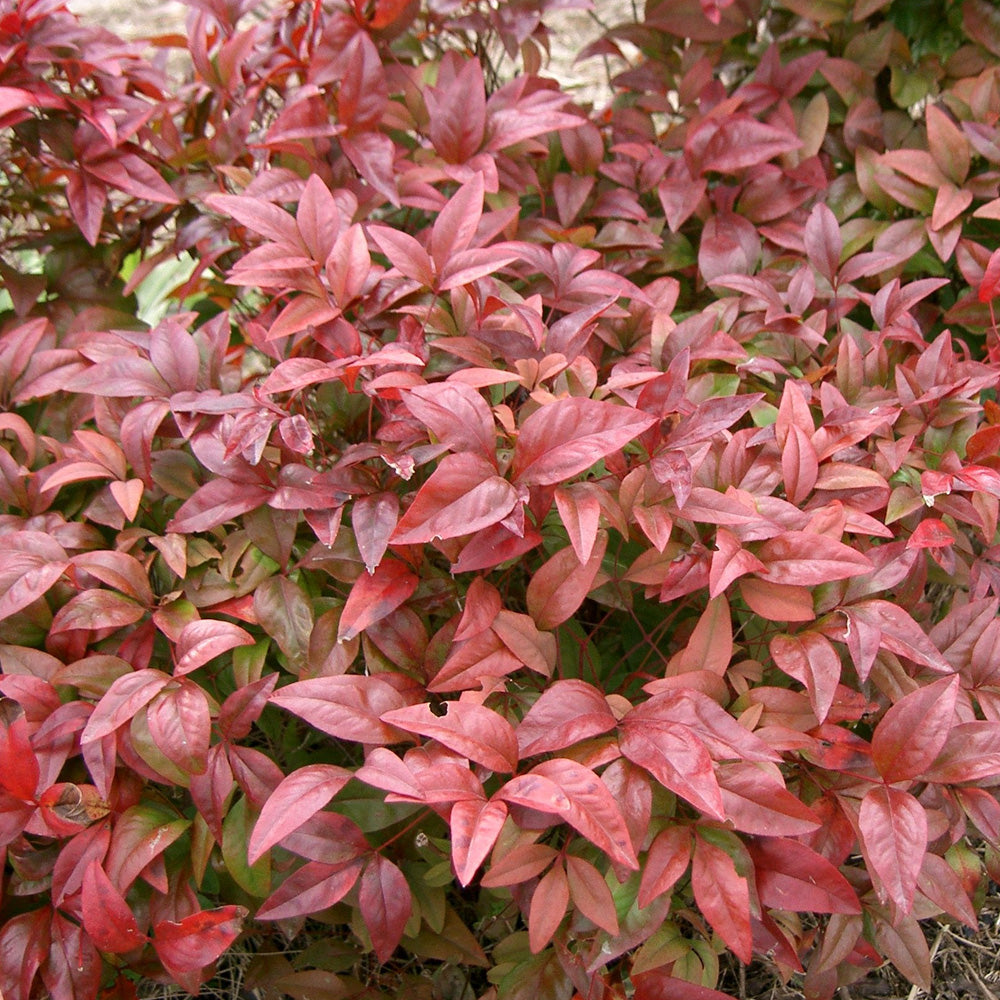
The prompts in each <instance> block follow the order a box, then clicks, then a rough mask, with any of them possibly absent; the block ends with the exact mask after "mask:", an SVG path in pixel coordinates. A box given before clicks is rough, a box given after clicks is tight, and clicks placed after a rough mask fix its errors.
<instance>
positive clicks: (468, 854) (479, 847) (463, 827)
mask: <svg viewBox="0 0 1000 1000" xmlns="http://www.w3.org/2000/svg"><path fill="white" fill-rule="evenodd" d="M506 819H507V805H506V803H504V802H498V801H491V802H484V801H482V800H480V799H464V800H462V801H461V802H456V803H455V804H454V805H453V806H452V807H451V815H450V817H449V825H450V826H451V860H452V864H453V865H454V868H455V874H456V876H457V877H458V881H459V882H460V883H461V884H462V885H468V884H469V883H470V882H471V881H472V876H473V875H475V873H476V869H477V868H479V866H480V865H481V864H482V863H483V861H485V860H486V855H487V854H489V853H490V851H491V850H492V849H493V845H494V844H495V843H496V839H497V837H498V836H499V835H500V830H501V828H502V827H503V825H504V822H505V821H506Z"/></svg>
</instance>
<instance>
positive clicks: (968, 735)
mask: <svg viewBox="0 0 1000 1000" xmlns="http://www.w3.org/2000/svg"><path fill="white" fill-rule="evenodd" d="M997 774H1000V727H998V726H997V724H996V722H995V721H989V722H963V723H961V724H959V725H957V726H955V727H954V728H953V729H952V730H951V732H950V733H948V739H947V741H946V742H945V745H944V748H943V749H942V750H941V753H940V754H939V755H938V758H937V760H935V761H934V763H933V764H932V765H931V766H930V767H929V768H928V769H927V770H926V771H925V772H924V774H922V775H921V777H922V778H925V779H927V780H928V781H937V782H940V783H941V784H945V785H951V784H956V783H957V782H960V781H983V780H984V779H985V778H992V777H994V776H995V775H997Z"/></svg>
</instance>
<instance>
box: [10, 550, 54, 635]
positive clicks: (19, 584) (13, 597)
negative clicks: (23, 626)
mask: <svg viewBox="0 0 1000 1000" xmlns="http://www.w3.org/2000/svg"><path fill="white" fill-rule="evenodd" d="M69 565H70V563H69V560H60V561H57V562H47V561H46V562H43V563H42V564H41V565H39V566H36V567H35V568H33V569H28V570H27V571H26V572H24V573H21V574H20V575H19V576H18V577H17V578H16V579H15V580H13V581H12V582H11V584H10V586H8V587H7V589H6V590H5V591H4V592H3V594H0V621H3V620H4V619H5V618H10V616H11V615H14V614H17V612H18V611H23V610H24V609H25V608H26V607H27V606H28V605H29V604H31V603H33V602H34V601H37V600H38V598H40V597H41V596H42V595H43V594H45V593H46V592H47V591H49V590H50V589H51V588H52V587H53V585H54V584H55V583H56V581H57V580H58V579H59V577H61V576H62V575H63V573H65V572H66V570H67V569H68V568H69Z"/></svg>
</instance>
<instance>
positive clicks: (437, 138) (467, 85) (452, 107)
mask: <svg viewBox="0 0 1000 1000" xmlns="http://www.w3.org/2000/svg"><path fill="white" fill-rule="evenodd" d="M424 100H425V101H426V103H427V110H428V112H429V114H430V122H429V124H428V132H429V135H430V140H431V143H432V144H433V146H434V149H435V151H436V152H437V153H438V154H439V155H440V156H441V157H442V159H444V161H445V162H446V163H456V164H457V163H465V162H467V161H468V160H470V159H472V157H473V156H475V155H476V153H477V152H478V151H479V148H480V146H482V144H483V136H484V135H485V130H486V93H485V84H484V82H483V68H482V66H481V65H480V63H479V60H478V59H467V60H465V62H464V64H463V66H462V68H461V69H460V70H459V71H458V73H456V74H455V76H454V78H453V79H452V80H451V81H450V82H449V83H448V84H446V85H444V86H438V87H427V88H425V89H424Z"/></svg>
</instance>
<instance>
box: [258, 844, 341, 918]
mask: <svg viewBox="0 0 1000 1000" xmlns="http://www.w3.org/2000/svg"><path fill="white" fill-rule="evenodd" d="M360 874H361V859H360V858H351V859H350V860H347V861H340V862H337V863H336V864H326V863H324V862H322V861H309V862H307V863H306V864H304V865H303V866H302V867H301V868H300V869H298V871H296V872H293V873H292V874H291V875H289V877H288V878H286V879H285V881H284V882H282V884H281V886H280V887H279V888H278V889H277V890H276V891H275V892H273V893H271V895H270V896H268V898H267V899H265V900H264V902H263V903H262V904H261V907H260V909H259V910H258V911H257V913H256V919H257V920H288V919H290V918H292V917H302V916H305V915H306V914H309V913H318V912H319V911H320V910H325V909H326V908H327V907H329V906H333V904H334V903H339V902H340V900H342V899H343V898H344V896H346V895H347V894H348V893H349V892H350V891H351V889H352V888H353V887H354V883H355V882H357V880H358V876H359V875H360Z"/></svg>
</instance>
